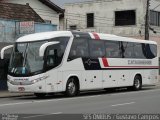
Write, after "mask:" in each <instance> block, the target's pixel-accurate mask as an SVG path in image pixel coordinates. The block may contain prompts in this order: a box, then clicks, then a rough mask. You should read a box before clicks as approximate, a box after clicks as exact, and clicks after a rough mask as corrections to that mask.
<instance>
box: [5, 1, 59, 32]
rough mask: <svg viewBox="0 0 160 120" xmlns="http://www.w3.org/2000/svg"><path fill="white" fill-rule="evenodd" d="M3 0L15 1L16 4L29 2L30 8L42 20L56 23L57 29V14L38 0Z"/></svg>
mask: <svg viewBox="0 0 160 120" xmlns="http://www.w3.org/2000/svg"><path fill="white" fill-rule="evenodd" d="M5 2H9V3H16V4H26V3H29V5H30V6H31V8H33V9H34V11H36V13H37V14H38V15H39V16H40V17H41V18H42V19H44V20H49V21H51V23H52V24H55V25H57V30H58V29H59V14H58V13H57V12H56V11H54V10H52V9H51V8H49V7H48V6H46V5H44V4H43V3H41V2H40V1H38V0H5Z"/></svg>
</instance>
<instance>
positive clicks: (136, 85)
mask: <svg viewBox="0 0 160 120" xmlns="http://www.w3.org/2000/svg"><path fill="white" fill-rule="evenodd" d="M132 89H133V90H135V91H137V90H141V89H142V79H141V77H140V76H139V75H136V76H135V78H134V83H133V87H132Z"/></svg>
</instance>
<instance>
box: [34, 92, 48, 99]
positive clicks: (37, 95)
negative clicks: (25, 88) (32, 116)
mask: <svg viewBox="0 0 160 120" xmlns="http://www.w3.org/2000/svg"><path fill="white" fill-rule="evenodd" d="M34 95H35V96H36V97H37V98H44V97H45V96H46V94H45V93H34Z"/></svg>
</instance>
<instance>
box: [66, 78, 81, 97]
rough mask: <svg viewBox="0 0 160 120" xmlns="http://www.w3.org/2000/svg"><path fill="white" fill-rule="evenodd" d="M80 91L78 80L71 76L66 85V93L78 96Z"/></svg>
mask: <svg viewBox="0 0 160 120" xmlns="http://www.w3.org/2000/svg"><path fill="white" fill-rule="evenodd" d="M78 92H79V89H78V84H77V82H76V80H74V78H70V79H69V80H68V82H67V85H66V92H65V94H66V95H67V96H68V97H73V96H76V95H77V94H78Z"/></svg>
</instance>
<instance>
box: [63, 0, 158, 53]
mask: <svg viewBox="0 0 160 120" xmlns="http://www.w3.org/2000/svg"><path fill="white" fill-rule="evenodd" d="M146 6H147V0H90V1H86V2H77V3H68V4H65V24H66V25H65V26H66V29H68V30H79V31H89V32H101V33H109V34H115V35H120V36H127V37H134V38H139V39H144V33H145V32H144V31H145V15H146ZM149 15H150V25H151V29H154V31H156V34H155V33H154V32H153V31H152V30H150V39H151V40H154V41H156V42H157V43H158V45H159V48H160V40H159V39H160V0H151V1H150V14H149ZM159 53H160V52H159Z"/></svg>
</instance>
